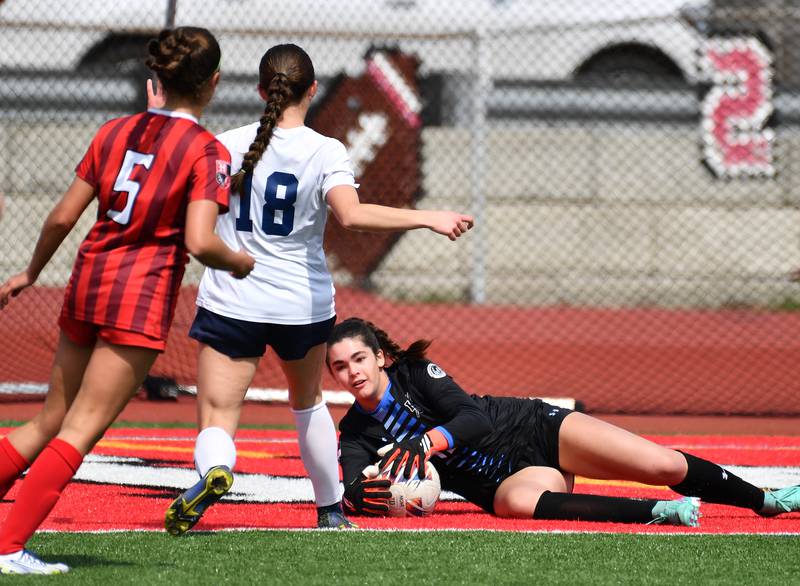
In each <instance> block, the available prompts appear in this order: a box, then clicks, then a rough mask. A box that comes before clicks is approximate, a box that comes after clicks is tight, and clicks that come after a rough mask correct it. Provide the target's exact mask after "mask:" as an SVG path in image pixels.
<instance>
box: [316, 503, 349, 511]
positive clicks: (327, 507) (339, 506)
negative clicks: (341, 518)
mask: <svg viewBox="0 0 800 586" xmlns="http://www.w3.org/2000/svg"><path fill="white" fill-rule="evenodd" d="M317 513H343V511H342V501H339V502H338V503H333V504H332V505H325V506H324V507H317Z"/></svg>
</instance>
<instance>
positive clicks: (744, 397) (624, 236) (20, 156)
mask: <svg viewBox="0 0 800 586" xmlns="http://www.w3.org/2000/svg"><path fill="white" fill-rule="evenodd" d="M172 11H174V13H173V12H172ZM171 18H174V22H175V24H176V25H183V24H191V25H197V26H205V27H207V28H209V29H210V30H211V31H212V32H214V33H215V35H217V37H218V38H219V40H220V44H221V46H222V50H223V62H222V71H223V81H222V83H221V85H220V89H219V91H218V93H217V96H216V97H215V101H214V103H213V105H212V107H211V109H210V110H209V111H208V113H207V115H206V117H205V119H204V121H203V122H204V124H205V125H206V126H207V127H208V128H210V129H211V130H213V131H215V132H217V131H221V130H225V129H228V128H233V127H236V126H240V125H243V124H247V123H250V122H253V121H255V120H256V119H257V118H258V117H259V116H260V113H261V108H262V106H263V104H262V103H261V102H260V100H259V97H258V94H257V92H256V89H255V88H256V83H257V68H258V62H259V59H260V57H261V55H262V54H263V53H264V51H265V50H266V49H267V48H269V47H270V46H271V45H273V44H275V43H279V42H295V43H297V44H299V45H301V46H303V47H304V48H305V49H306V50H307V51H308V52H309V54H310V55H311V57H312V59H313V61H314V64H315V67H316V69H317V76H318V77H319V80H320V83H321V91H320V93H319V96H318V98H317V99H316V103H315V106H314V109H313V110H312V112H311V114H310V117H309V120H308V123H309V125H310V126H312V127H313V128H315V129H316V130H318V131H320V132H322V133H323V134H327V135H330V136H335V137H337V138H339V139H340V140H342V141H343V142H344V143H345V144H346V145H347V146H348V150H349V152H350V154H351V158H352V159H353V163H354V166H355V167H356V172H357V179H358V180H359V181H360V183H361V188H360V190H359V193H360V195H361V198H362V200H364V201H371V202H383V203H388V204H390V205H401V206H406V205H407V206H416V207H420V208H446V209H456V210H460V211H467V212H471V213H473V214H474V215H475V217H476V227H475V229H474V230H473V231H472V232H470V233H469V234H468V235H467V236H466V237H464V238H462V239H461V240H459V241H458V242H457V243H455V244H454V243H452V242H450V241H448V240H447V239H445V238H442V237H439V236H436V235H433V234H431V233H430V232H428V231H421V230H420V231H414V232H410V233H407V234H404V235H391V236H387V235H366V234H361V233H353V232H345V231H344V230H342V229H341V228H340V227H338V225H336V222H335V220H333V219H331V220H330V222H329V227H328V233H327V235H326V248H327V251H328V256H329V264H330V266H331V269H332V270H333V272H334V274H335V276H336V282H337V311H338V314H339V316H340V317H348V316H351V315H360V316H363V317H366V318H369V319H371V320H373V321H375V322H376V323H378V324H379V325H381V326H382V327H383V328H385V329H387V330H388V331H389V333H390V334H392V335H393V336H394V337H395V338H396V339H398V341H400V342H402V343H408V342H411V341H413V340H414V339H416V338H419V337H425V338H432V339H433V340H434V345H433V346H432V349H431V355H432V357H433V358H434V359H436V360H437V361H438V362H439V363H440V364H441V365H442V366H443V367H444V368H445V369H446V370H448V371H449V372H450V373H451V374H453V375H454V377H455V378H456V380H457V381H458V382H460V383H461V384H462V386H464V387H465V388H466V389H467V390H469V391H471V392H477V393H493V394H514V395H531V396H551V397H552V396H567V397H574V398H576V399H578V400H579V401H582V402H583V403H584V405H585V408H586V409H587V410H589V411H593V412H627V413H772V414H795V415H796V414H800V393H798V390H800V383H799V382H798V381H799V380H800V376H799V375H800V342H798V337H797V335H796V334H797V332H798V331H800V313H798V311H797V310H798V308H800V285H799V284H798V282H797V273H796V272H795V271H797V270H798V268H800V190H798V187H800V185H798V183H800V177H798V162H800V161H798V158H797V157H798V155H797V154H796V153H797V152H800V149H798V148H797V147H798V146H800V144H798V143H800V133H799V132H798V130H800V126H798V123H800V91H798V90H800V86H799V84H798V82H799V81H800V76H799V75H798V73H797V63H798V62H800V61H798V59H797V57H798V56H800V55H798V49H800V47H798V41H797V38H800V36H798V33H800V2H797V1H796V0H784V1H780V0H772V1H766V0H765V1H761V2H753V1H747V2H745V1H743V0H720V1H710V0H709V1H700V2H692V3H691V4H688V3H686V2H683V1H680V0H616V1H614V0H612V1H608V0H604V1H600V0H597V1H595V0H559V1H558V2H555V1H550V0H462V1H459V2H440V1H437V0H338V1H334V0H317V1H311V0H292V1H288V0H271V1H266V0H222V1H220V2H215V3H209V2H201V1H199V0H177V1H174V0H173V1H171V2H170V1H167V0H144V1H134V0H129V1H120V2H113V3H112V2H102V1H100V0H75V1H73V2H70V3H62V2H56V1H54V0H53V1H51V0H5V1H1V0H0V100H2V101H1V102H0V157H1V158H0V160H2V166H0V191H2V193H3V195H4V201H5V212H4V216H3V218H2V220H0V240H1V241H2V245H0V246H2V248H1V249H0V250H2V254H0V278H2V279H5V278H7V277H8V276H9V275H10V274H12V273H13V272H15V271H18V270H21V269H22V268H23V267H24V266H25V263H26V262H27V260H28V258H29V255H30V253H31V251H32V250H33V247H34V244H35V241H36V237H37V235H38V231H39V228H40V226H41V223H42V221H43V219H44V217H45V215H46V214H47V213H48V211H49V210H50V208H51V207H52V206H53V204H54V202H55V201H57V199H58V198H59V197H60V195H61V193H62V192H63V190H64V189H65V187H66V186H67V185H68V184H69V182H70V181H71V178H72V175H73V170H74V167H75V165H76V163H77V162H78V160H79V159H80V158H81V156H82V154H83V152H84V150H85V149H86V147H87V145H88V143H89V141H90V140H91V137H92V136H93V134H94V132H95V131H96V130H97V128H98V127H99V126H100V125H101V124H102V123H103V122H104V121H105V120H107V119H109V118H110V117H112V116H118V115H123V114H126V113H131V112H135V111H137V110H139V109H141V108H142V107H143V106H144V95H143V94H144V80H145V79H146V73H145V71H144V69H143V65H142V55H143V52H144V45H145V42H146V40H147V39H148V38H150V37H152V36H153V34H154V33H155V32H157V30H158V29H160V28H161V27H163V26H164V25H165V23H166V22H168V21H169V20H170V19H171ZM86 216H87V217H85V218H83V219H82V221H81V223H80V224H79V226H77V227H76V229H75V230H74V232H73V233H72V234H71V235H70V237H69V238H68V240H67V241H66V242H65V245H64V246H62V249H61V250H59V252H58V253H57V254H56V256H55V257H54V258H53V260H52V262H51V263H50V265H49V266H48V268H47V269H46V270H45V272H44V273H43V274H42V276H41V279H40V281H39V283H38V285H37V287H36V288H35V289H34V290H33V291H29V292H25V293H24V294H23V295H22V296H20V297H19V298H18V299H16V300H14V303H13V304H11V305H10V306H9V307H8V308H6V310H5V311H3V313H2V314H0V332H2V336H3V349H2V350H0V355H1V356H2V358H1V359H0V389H6V390H14V391H19V390H20V389H23V388H26V387H25V386H24V385H26V384H30V385H31V388H38V386H40V385H41V384H42V383H44V382H46V380H47V377H48V371H49V365H50V361H51V356H52V350H53V347H54V345H55V339H56V335H57V326H56V324H55V321H56V315H57V312H58V310H59V308H60V300H61V295H62V294H63V286H64V285H65V283H66V280H67V278H68V275H69V272H70V270H71V265H72V259H73V258H74V255H75V251H76V248H77V245H78V243H79V242H80V240H81V239H82V238H83V236H84V235H85V234H86V232H87V230H88V227H89V226H90V225H91V222H92V218H91V217H89V216H91V214H88V213H87V214H86ZM200 274H201V269H200V267H199V266H198V265H197V264H196V263H193V264H192V265H191V266H190V269H189V270H188V271H187V276H186V279H185V281H184V285H185V288H186V290H185V291H184V292H183V294H182V300H181V305H180V307H179V308H178V314H177V317H176V321H175V325H174V327H173V331H172V334H171V336H170V342H169V348H168V351H167V352H166V354H165V355H164V356H163V357H162V358H160V359H159V361H158V362H157V364H156V367H155V372H156V373H158V374H162V375H166V376H170V377H174V378H176V379H177V380H178V381H180V382H182V383H191V382H192V381H193V380H194V376H195V373H194V368H195V357H194V353H195V349H194V348H193V346H192V345H191V344H190V343H189V341H188V339H187V337H186V331H187V328H188V325H189V323H190V322H191V319H192V317H193V297H194V286H195V285H196V283H197V281H198V278H199V275H200ZM255 384H256V385H258V386H266V387H281V386H283V385H284V382H283V380H282V378H281V375H280V373H279V370H278V369H277V367H276V365H275V364H274V362H273V361H272V360H271V359H270V358H267V359H265V360H264V361H262V365H261V368H260V371H259V375H258V377H257V379H256V383H255ZM325 386H326V388H333V382H332V381H331V380H328V379H326V382H325Z"/></svg>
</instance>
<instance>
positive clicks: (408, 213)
mask: <svg viewBox="0 0 800 586" xmlns="http://www.w3.org/2000/svg"><path fill="white" fill-rule="evenodd" d="M327 199H328V205H330V207H331V210H333V215H334V216H336V219H337V220H338V221H339V223H340V224H341V225H342V226H343V227H345V228H347V229H348V230H362V231H368V232H394V231H403V230H415V229H417V228H428V229H429V230H432V231H434V232H436V233H437V234H442V235H444V236H447V237H448V238H450V240H455V239H456V238H458V237H459V236H461V235H462V234H463V233H465V232H466V231H467V230H469V229H470V228H472V225H473V219H472V216H469V215H467V214H461V213H458V212H451V211H439V210H412V209H407V208H392V207H389V206H382V205H376V204H368V203H361V202H360V201H359V199H358V192H357V191H356V190H355V188H353V187H352V186H350V185H337V186H336V187H333V188H331V190H330V191H328V194H327Z"/></svg>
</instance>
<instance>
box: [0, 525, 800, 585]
mask: <svg viewBox="0 0 800 586" xmlns="http://www.w3.org/2000/svg"><path fill="white" fill-rule="evenodd" d="M29 546H30V547H31V549H34V550H35V551H36V552H38V553H39V554H40V555H41V556H42V557H44V558H45V559H46V560H49V561H61V562H65V563H67V564H69V565H71V566H72V567H73V570H72V572H71V573H70V574H68V575H66V576H59V577H47V578H45V577H39V578H35V577H34V578H32V577H28V576H24V577H5V576H4V577H2V578H0V582H2V583H3V584H5V583H9V584H10V583H15V584H16V583H23V582H25V583H30V582H31V581H33V582H37V583H38V582H39V581H40V580H43V579H48V580H50V583H53V581H54V580H55V581H56V582H55V583H58V584H83V585H92V584H104V585H105V584H109V583H112V581H113V583H115V584H171V585H179V584H208V585H210V584H256V583H258V584H324V585H325V586H330V585H331V584H359V585H361V584H368V585H370V584H374V585H379V586H384V585H388V584H402V585H403V586H409V585H411V584H413V585H417V584H537V585H544V584H592V585H602V584H665V585H667V584H668V585H675V584H691V585H693V586H705V585H707V584H720V585H722V584H725V585H728V584H748V585H750V584H769V585H771V586H788V585H791V584H798V583H799V581H800V539H798V537H797V536H784V537H781V536H773V537H767V536H658V535H597V534H595V535H539V534H524V533H492V532H478V531H471V532H424V533H412V532H398V533H375V532H366V531H364V532H360V531H352V532H321V531H309V532H284V531H277V532H245V533H224V532H223V533H195V534H190V535H187V536H184V537H182V538H177V539H176V538H173V537H170V536H168V535H166V534H161V533H112V534H101V535H98V534H52V533H49V534H47V533H46V534H37V535H36V536H34V538H33V539H32V540H31V542H30V543H29Z"/></svg>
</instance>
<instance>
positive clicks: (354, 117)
mask: <svg viewBox="0 0 800 586" xmlns="http://www.w3.org/2000/svg"><path fill="white" fill-rule="evenodd" d="M418 66H419V61H418V60H417V59H416V58H415V57H411V56H409V55H404V54H402V53H400V52H399V51H394V50H373V51H370V53H368V54H367V56H366V64H365V69H364V73H363V74H362V75H361V76H359V77H357V78H353V77H347V76H345V75H342V76H339V77H338V78H337V79H335V80H334V81H333V83H332V84H331V86H330V88H329V89H328V91H326V93H325V96H324V97H323V98H322V100H321V102H320V103H319V104H318V105H317V106H316V108H315V109H314V110H313V111H312V112H311V113H310V116H309V126H310V127H311V128H313V129H314V130H316V131H317V132H320V133H322V134H324V135H326V136H332V137H334V138H337V139H339V140H341V141H342V142H343V143H344V145H345V146H346V147H347V151H348V154H349V155H350V159H351V161H352V163H353V170H354V171H355V177H356V182H357V183H359V184H360V187H359V188H358V194H359V199H360V200H361V201H362V202H364V203H376V204H383V205H388V206H393V207H414V202H415V201H416V200H417V198H418V197H419V195H420V190H421V184H422V174H421V168H420V146H421V143H420V130H421V126H422V122H421V119H420V114H421V110H422V106H421V100H420V92H419V85H418V81H417V68H418ZM400 236H401V234H400V233H368V232H353V231H350V230H345V229H344V228H342V227H341V226H340V225H339V223H338V222H336V220H335V219H332V218H331V219H330V220H329V221H328V224H327V229H326V232H325V249H326V252H327V254H328V261H329V263H330V268H331V270H332V271H341V270H344V271H346V272H347V273H349V274H350V275H351V276H352V277H353V279H354V280H355V281H356V282H357V283H358V282H360V283H363V282H364V281H365V280H366V279H367V278H368V277H369V275H370V274H371V273H372V272H373V271H374V270H375V269H376V268H377V267H378V265H379V264H380V262H381V260H382V259H383V258H384V257H385V256H386V254H387V253H388V252H389V250H391V248H392V246H393V245H394V243H395V242H397V240H398V239H399V237H400Z"/></svg>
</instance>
